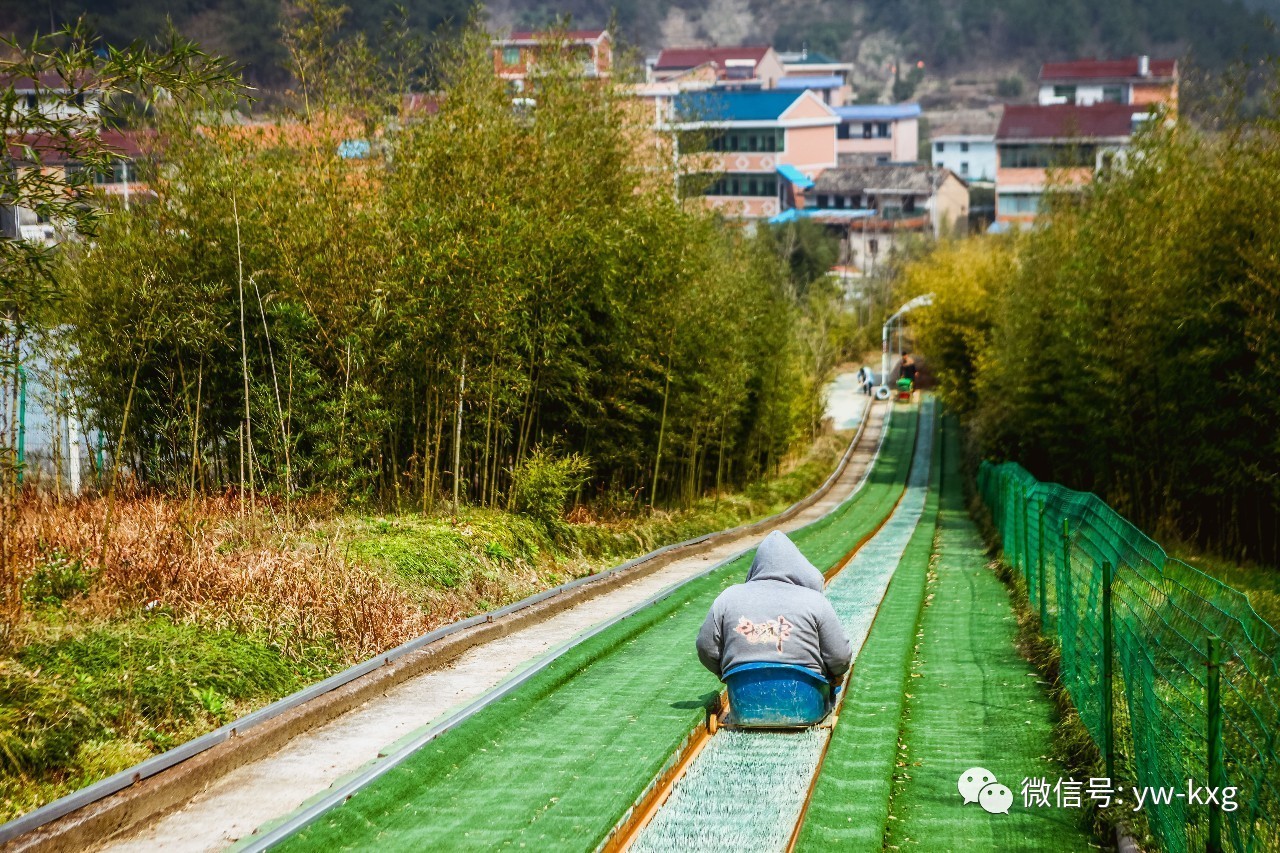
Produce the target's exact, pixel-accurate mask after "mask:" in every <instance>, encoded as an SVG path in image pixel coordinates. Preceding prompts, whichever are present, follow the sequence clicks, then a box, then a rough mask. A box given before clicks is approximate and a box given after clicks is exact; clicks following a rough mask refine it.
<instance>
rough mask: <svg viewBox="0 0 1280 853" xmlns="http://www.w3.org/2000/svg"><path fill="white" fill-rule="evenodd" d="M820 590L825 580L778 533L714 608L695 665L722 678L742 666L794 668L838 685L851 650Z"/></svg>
mask: <svg viewBox="0 0 1280 853" xmlns="http://www.w3.org/2000/svg"><path fill="white" fill-rule="evenodd" d="M822 590H823V578H822V573H821V572H819V571H818V570H817V569H815V568H814V567H813V564H812V563H810V562H809V561H808V560H807V559H805V556H804V555H803V554H801V553H800V549H799V548H797V547H796V546H795V545H794V544H793V543H792V542H791V540H790V539H788V538H787V536H786V534H785V533H782V532H781V531H778V530H775V531H774V532H772V533H770V534H769V535H768V536H766V537H765V538H764V541H763V542H761V543H760V547H759V548H757V549H756V557H755V561H754V562H752V564H751V571H749V572H748V573H747V582H746V583H740V584H737V585H736V586H731V587H729V588H728V589H726V590H725V591H724V592H722V593H720V596H719V597H718V598H717V599H716V600H715V603H714V604H712V605H711V612H710V613H708V614H707V619H706V621H705V622H703V623H702V630H700V631H699V632H698V660H700V661H702V665H703V666H705V667H706V668H707V669H709V670H711V671H712V672H713V673H715V674H716V676H717V677H720V676H722V675H723V674H724V673H725V672H727V671H728V670H730V669H733V668H734V667H735V666H738V665H739V664H744V663H791V664H798V665H800V666H804V667H808V668H809V669H811V670H813V671H814V672H816V673H819V674H821V675H824V676H826V677H827V678H828V679H829V680H831V681H833V682H834V681H836V680H837V679H839V678H840V677H841V676H843V675H844V674H845V672H846V671H848V669H849V661H850V659H851V658H852V657H853V649H852V647H851V646H850V644H849V637H848V635H846V634H845V632H844V628H843V627H842V626H841V625H840V620H839V619H838V618H837V617H836V612H835V610H834V609H833V608H832V606H831V602H829V601H827V598H826V596H825V595H823V594H822Z"/></svg>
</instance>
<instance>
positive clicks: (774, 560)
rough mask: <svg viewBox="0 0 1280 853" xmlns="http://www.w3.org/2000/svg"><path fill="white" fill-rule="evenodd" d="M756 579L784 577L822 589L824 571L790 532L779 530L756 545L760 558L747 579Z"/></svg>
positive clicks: (750, 580)
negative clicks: (808, 557)
mask: <svg viewBox="0 0 1280 853" xmlns="http://www.w3.org/2000/svg"><path fill="white" fill-rule="evenodd" d="M752 581H782V582H783V583H792V584H795V585H796V586H803V587H805V588H807V589H812V590H814V591H816V592H822V590H823V586H824V581H823V578H822V572H820V571H818V570H817V569H815V568H814V567H813V563H810V562H809V560H808V559H807V558H806V557H805V555H804V554H801V553H800V549H799V548H797V547H796V546H795V543H793V542H792V541H791V540H790V539H788V538H787V534H785V533H783V532H782V531H781V530H775V531H773V532H772V533H770V534H769V535H768V536H766V537H765V538H764V541H763V542H761V543H760V547H759V548H757V549H756V558H755V560H753V561H752V563H751V571H749V572H747V583H751V582H752Z"/></svg>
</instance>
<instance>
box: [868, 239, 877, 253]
mask: <svg viewBox="0 0 1280 853" xmlns="http://www.w3.org/2000/svg"><path fill="white" fill-rule="evenodd" d="M867 251H868V252H870V253H871V254H873V255H875V254H878V253H879V252H880V241H879V240H875V239H871V240H868V241H867Z"/></svg>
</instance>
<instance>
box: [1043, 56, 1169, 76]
mask: <svg viewBox="0 0 1280 853" xmlns="http://www.w3.org/2000/svg"><path fill="white" fill-rule="evenodd" d="M1150 67H1151V74H1150V75H1149V76H1148V77H1146V78H1142V77H1140V76H1139V74H1138V57H1136V56H1131V57H1129V58H1128V59H1077V60H1074V61H1072V62H1046V63H1045V64H1044V65H1042V66H1040V80H1041V82H1048V81H1059V80H1091V81H1094V82H1096V81H1099V80H1129V79H1151V78H1157V79H1159V78H1163V79H1166V80H1167V79H1170V78H1172V77H1173V76H1174V74H1175V73H1176V72H1177V70H1178V60H1176V59H1152V60H1151V66H1150Z"/></svg>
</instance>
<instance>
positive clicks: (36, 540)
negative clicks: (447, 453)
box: [15, 495, 452, 661]
mask: <svg viewBox="0 0 1280 853" xmlns="http://www.w3.org/2000/svg"><path fill="white" fill-rule="evenodd" d="M105 518H106V502H105V501H104V500H102V499H99V498H85V499H82V500H77V501H64V502H62V503H61V504H60V505H59V504H57V503H55V502H54V501H52V500H51V499H49V498H48V497H47V496H32V497H29V498H27V499H26V500H25V501H24V502H23V504H22V506H21V508H20V510H19V513H18V521H17V525H16V528H17V529H16V531H15V533H16V540H17V546H18V547H17V550H18V556H19V560H20V561H21V566H22V569H23V570H24V571H25V572H26V573H27V574H28V575H30V574H33V573H35V572H36V571H37V570H38V569H39V567H41V566H42V565H47V564H48V563H49V562H50V561H51V560H54V559H57V560H61V561H64V562H71V561H74V562H79V563H80V564H82V565H83V566H84V567H85V570H86V572H87V573H88V574H89V575H90V577H91V583H90V584H89V589H88V591H87V593H86V594H85V595H84V596H83V597H81V598H78V599H76V600H74V601H69V602H68V605H69V606H70V607H72V608H73V609H74V611H75V612H76V613H77V614H78V615H81V616H84V617H89V618H96V619H101V618H105V619H111V618H113V617H116V616H119V615H125V614H130V613H136V612H139V611H149V610H156V609H162V610H164V611H165V612H167V613H169V614H170V615H171V616H172V617H173V618H174V619H175V621H178V622H191V623H195V624H199V625H200V626H201V627H204V628H209V629H215V630H216V629H231V630H235V631H238V632H240V633H243V634H247V635H248V634H252V635H255V636H259V637H262V638H264V639H265V640H266V641H267V642H269V643H271V644H272V645H275V646H277V647H278V648H279V649H280V650H281V651H282V652H283V653H284V654H285V655H287V656H289V657H295V658H297V657H301V656H304V655H305V654H306V650H307V649H308V648H309V647H311V646H313V645H315V644H317V643H325V644H333V645H336V646H337V647H338V648H339V649H340V650H341V652H342V655H343V656H344V658H345V659H347V660H348V661H357V660H362V659H364V658H367V657H370V656H372V655H374V654H377V653H378V652H380V651H383V650H386V649H388V648H391V647H393V646H395V645H398V644H399V643H402V642H404V641H405V640H408V639H410V638H412V637H415V636H417V635H419V634H421V633H423V632H424V631H426V630H429V629H430V626H429V624H428V623H429V622H431V623H435V624H439V623H440V622H442V621H447V620H448V619H449V618H450V616H451V615H452V614H451V613H449V612H447V610H446V612H436V613H434V614H433V616H434V618H433V619H430V620H428V618H427V617H426V616H425V615H424V614H423V612H422V610H421V609H420V608H419V606H418V605H417V604H416V603H415V602H414V601H413V600H412V599H411V598H410V597H409V596H408V595H406V594H405V593H404V592H403V591H401V590H400V589H398V588H397V587H396V586H394V585H393V584H391V583H389V582H388V581H387V580H385V579H384V578H382V577H381V576H379V575H378V574H377V573H376V572H374V571H372V570H370V569H368V568H365V567H363V566H361V565H358V564H356V563H353V562H351V561H349V560H347V559H346V557H345V555H343V554H341V553H339V552H338V550H337V549H336V548H334V547H332V546H331V545H327V544H320V545H316V544H315V543H314V542H307V541H305V540H303V539H302V538H301V537H296V536H291V535H289V534H288V533H285V534H283V535H282V534H281V531H280V530H279V528H278V527H276V526H275V525H276V521H275V520H274V519H273V517H272V516H271V514H269V513H264V512H262V511H261V510H259V512H258V513H257V514H255V515H246V516H245V517H243V518H242V517H241V515H240V506H239V504H238V502H237V501H236V500H235V499H234V498H229V497H206V498H200V499H197V500H195V501H194V502H191V503H188V501H185V500H175V499H172V498H164V497H159V496H147V495H135V496H129V497H125V498H122V499H120V500H119V501H118V502H117V505H116V509H115V521H114V523H113V529H112V530H111V533H110V539H109V543H108V547H107V549H106V553H105V559H104V558H103V557H104V555H103V547H102V545H103V543H102V531H103V529H104V522H105ZM442 609H444V608H442Z"/></svg>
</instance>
